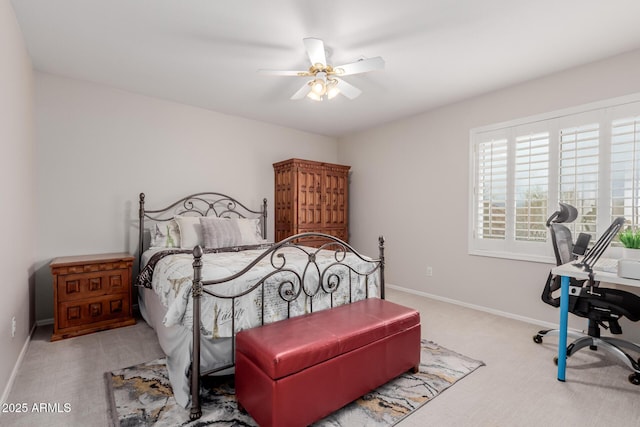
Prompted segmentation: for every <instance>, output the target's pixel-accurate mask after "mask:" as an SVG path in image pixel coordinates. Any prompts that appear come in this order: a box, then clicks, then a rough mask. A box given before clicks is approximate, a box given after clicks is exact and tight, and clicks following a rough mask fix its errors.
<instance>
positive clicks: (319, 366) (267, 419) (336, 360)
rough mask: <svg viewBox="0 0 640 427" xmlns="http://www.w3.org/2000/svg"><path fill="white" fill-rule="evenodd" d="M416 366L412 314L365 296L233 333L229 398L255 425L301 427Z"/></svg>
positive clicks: (416, 327) (416, 317) (416, 318)
mask: <svg viewBox="0 0 640 427" xmlns="http://www.w3.org/2000/svg"><path fill="white" fill-rule="evenodd" d="M419 365H420V314H419V313H418V312H417V311H416V310H413V309H410V308H407V307H404V306H401V305H398V304H395V303H392V302H389V301H386V300H382V299H378V298H368V299H365V300H362V301H358V302H355V303H353V304H346V305H343V306H340V307H336V308H332V309H328V310H323V311H319V312H315V313H311V314H307V315H304V316H298V317H293V318H290V319H286V320H282V321H279V322H275V323H272V324H269V325H264V326H261V327H258V328H253V329H248V330H245V331H241V332H239V333H238V334H237V335H236V374H235V375H236V380H235V385H236V397H237V400H238V405H239V406H240V407H242V408H244V409H246V411H247V412H248V413H249V414H250V415H251V416H252V417H253V418H254V419H255V420H256V422H258V424H260V426H263V427H270V426H273V427H286V426H307V425H309V424H311V423H313V422H314V421H317V420H319V419H322V418H324V417H325V416H327V415H329V414H330V413H332V412H334V411H335V410H337V409H339V408H341V407H342V406H344V405H346V404H347V403H349V402H351V401H353V400H355V399H357V398H359V397H360V396H362V395H364V394H366V393H368V392H369V391H371V390H373V389H375V388H377V387H379V386H380V385H382V384H384V383H386V382H387V381H389V380H391V379H393V378H395V377H397V376H398V375H400V374H402V373H403V372H405V371H408V370H410V369H411V370H414V371H417V369H418V367H419Z"/></svg>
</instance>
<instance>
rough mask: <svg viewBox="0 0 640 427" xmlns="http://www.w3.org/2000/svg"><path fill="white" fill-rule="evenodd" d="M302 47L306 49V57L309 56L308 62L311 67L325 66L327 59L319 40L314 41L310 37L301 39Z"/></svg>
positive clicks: (321, 42)
mask: <svg viewBox="0 0 640 427" xmlns="http://www.w3.org/2000/svg"><path fill="white" fill-rule="evenodd" d="M303 41H304V47H305V49H307V55H309V61H311V65H316V64H320V65H322V66H323V67H326V66H327V58H326V56H325V54H324V42H323V41H322V40H320V39H314V38H312V37H309V38H306V39H303Z"/></svg>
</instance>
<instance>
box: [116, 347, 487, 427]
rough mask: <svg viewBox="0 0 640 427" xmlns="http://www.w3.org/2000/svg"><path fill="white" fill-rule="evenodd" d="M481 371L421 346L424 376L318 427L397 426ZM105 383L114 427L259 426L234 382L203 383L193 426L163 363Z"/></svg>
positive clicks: (404, 378)
mask: <svg viewBox="0 0 640 427" xmlns="http://www.w3.org/2000/svg"><path fill="white" fill-rule="evenodd" d="M483 365H484V363H483V362H480V361H477V360H473V359H470V358H468V357H466V356H463V355H461V354H458V353H455V352H453V351H451V350H448V349H446V348H443V347H440V346H439V345H437V344H435V343H433V342H430V341H426V340H422V354H421V360H420V372H418V373H417V374H410V373H405V374H403V375H401V376H400V377H398V378H396V379H394V380H392V381H390V382H388V383H387V384H384V385H382V386H380V387H379V388H378V389H376V390H374V391H372V392H371V393H369V394H367V395H365V396H363V397H362V398H360V399H358V400H356V401H355V402H352V403H350V404H349V405H347V406H345V407H343V408H341V409H339V410H338V411H336V412H335V413H333V414H331V415H330V416H328V417H326V418H324V419H323V420H320V421H318V422H317V423H315V424H314V426H318V427H319V426H323V427H328V426H334V427H335V426H364V425H366V426H367V427H370V426H391V425H395V424H396V423H398V422H399V421H401V420H402V419H403V418H405V417H406V416H408V415H409V414H411V413H412V412H413V411H415V410H416V409H418V408H419V407H421V406H422V405H424V404H425V403H427V402H428V401H429V400H431V399H433V398H434V397H436V396H437V395H438V394H439V393H441V392H442V391H444V390H446V389H447V388H449V387H451V386H452V385H453V384H454V383H455V382H456V381H458V380H460V379H462V378H464V377H465V376H466V375H467V374H469V373H471V372H473V371H474V370H476V369H477V368H478V367H480V366H483ZM105 377H106V381H107V387H108V389H109V393H108V395H109V399H110V411H111V413H110V416H111V420H112V425H114V426H120V427H128V426H154V427H160V426H172V427H173V426H190V427H196V426H220V427H222V426H257V424H256V422H255V421H254V420H253V419H252V418H251V417H250V416H249V415H248V414H246V413H242V412H241V411H239V410H238V408H237V405H236V400H235V394H234V388H233V376H227V377H206V378H204V379H203V382H202V385H203V388H204V390H206V391H205V394H204V396H203V397H202V418H200V419H199V420H196V421H189V410H188V409H184V408H182V407H180V406H179V405H177V403H176V401H175V399H174V398H173V394H172V391H171V385H170V383H169V379H168V377H167V371H166V366H165V360H164V359H158V360H154V361H151V362H147V363H143V364H140V365H136V366H132V367H129V368H124V369H120V370H117V371H113V372H107V373H106V374H105Z"/></svg>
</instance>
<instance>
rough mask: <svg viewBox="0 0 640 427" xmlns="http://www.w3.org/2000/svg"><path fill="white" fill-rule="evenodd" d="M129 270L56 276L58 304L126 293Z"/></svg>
mask: <svg viewBox="0 0 640 427" xmlns="http://www.w3.org/2000/svg"><path fill="white" fill-rule="evenodd" d="M128 274H129V270H112V271H99V272H92V273H80V274H66V275H62V276H58V284H57V285H58V302H62V301H71V300H76V299H81V298H88V297H94V296H96V297H98V296H101V295H106V294H115V293H119V292H126V291H127V289H128V278H127V276H128Z"/></svg>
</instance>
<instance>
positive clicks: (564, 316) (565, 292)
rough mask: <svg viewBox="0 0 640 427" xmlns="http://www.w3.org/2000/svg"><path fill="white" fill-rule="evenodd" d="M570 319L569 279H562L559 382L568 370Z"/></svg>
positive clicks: (564, 277) (565, 277)
mask: <svg viewBox="0 0 640 427" xmlns="http://www.w3.org/2000/svg"><path fill="white" fill-rule="evenodd" d="M568 318H569V277H568V276H562V278H561V279H560V333H559V335H558V381H564V377H565V371H566V370H567V328H568V325H567V322H568Z"/></svg>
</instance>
